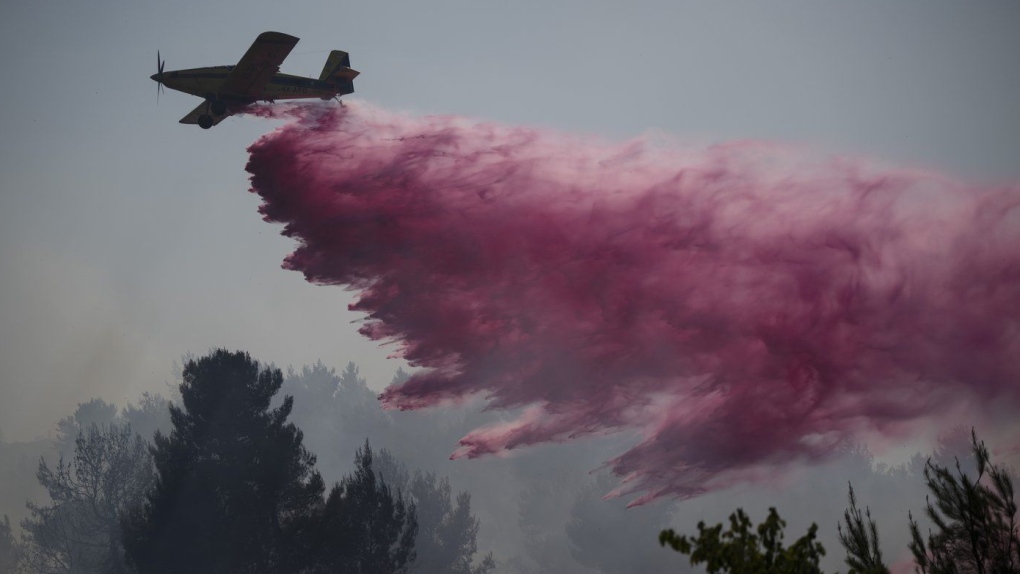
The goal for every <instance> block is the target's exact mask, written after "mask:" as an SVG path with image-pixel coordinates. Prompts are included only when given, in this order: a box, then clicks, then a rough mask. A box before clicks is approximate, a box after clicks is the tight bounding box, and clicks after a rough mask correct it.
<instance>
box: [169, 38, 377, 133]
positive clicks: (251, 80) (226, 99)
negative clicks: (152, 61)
mask: <svg viewBox="0 0 1020 574" xmlns="http://www.w3.org/2000/svg"><path fill="white" fill-rule="evenodd" d="M297 43H298V38H295V37H294V36H289V35H287V34H282V33H280V32H263V33H261V34H259V36H258V38H256V39H255V42H254V43H253V44H252V45H251V47H250V48H248V51H247V52H245V53H244V56H241V60H240V61H239V62H238V63H237V65H235V66H213V67H208V68H192V69H189V70H177V71H174V72H164V71H163V66H164V65H165V64H166V61H165V60H161V59H160V57H159V51H157V52H156V65H157V68H156V69H157V72H156V73H155V74H153V75H152V76H150V78H151V79H152V80H155V81H156V83H157V84H158V85H157V86H156V97H157V99H158V98H159V92H160V91H161V90H162V89H163V86H166V87H168V88H170V89H171V90H177V91H179V92H184V93H186V94H191V95H193V96H198V97H200V98H203V99H204V100H205V101H203V102H202V103H201V104H199V105H198V107H197V108H195V109H193V110H191V113H189V114H188V115H186V116H184V117H183V118H181V123H182V124H197V125H198V126H199V127H201V128H202V129H206V130H207V129H209V128H211V127H213V126H215V125H216V124H218V123H220V122H222V121H223V120H225V119H227V118H228V117H230V116H231V115H232V114H235V113H237V112H239V111H241V110H243V109H244V108H245V107H247V106H249V105H251V104H253V103H255V102H257V101H264V102H274V101H276V100H291V99H303V98H319V99H322V100H331V99H334V98H335V99H336V100H337V101H339V100H340V96H343V95H346V94H350V93H353V92H354V78H355V77H357V76H358V74H359V73H360V72H358V71H356V70H352V69H351V59H350V56H349V55H348V54H347V52H344V51H341V50H333V51H332V52H330V53H329V57H328V58H327V59H326V65H325V66H323V68H322V73H321V74H320V75H319V79H317V80H316V79H312V78H303V77H301V76H292V75H290V74H281V73H279V70H280V64H282V63H283V60H284V59H286V58H287V55H288V54H290V51H291V50H293V49H294V46H295V45H296V44H297Z"/></svg>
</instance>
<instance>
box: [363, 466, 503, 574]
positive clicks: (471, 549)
mask: <svg viewBox="0 0 1020 574" xmlns="http://www.w3.org/2000/svg"><path fill="white" fill-rule="evenodd" d="M378 467H379V474H380V475H381V476H382V477H384V478H385V479H386V481H387V482H388V483H389V484H391V485H393V488H394V489H396V490H397V492H401V493H403V494H405V495H406V496H407V497H408V498H409V499H410V501H411V502H413V503H414V507H415V510H416V515H417V519H418V535H417V537H416V538H415V543H414V546H415V552H416V554H417V558H416V559H415V561H414V564H413V565H412V566H411V568H410V571H411V572H414V573H418V574H488V573H489V572H492V571H493V570H494V569H495V568H496V561H495V560H494V559H493V558H492V554H491V553H489V554H487V555H485V556H484V557H482V559H481V561H479V562H477V563H476V562H475V554H477V553H478V542H477V537H478V527H479V521H478V519H477V518H475V516H474V515H473V514H472V513H471V495H470V494H469V493H467V492H460V493H458V494H457V496H456V500H454V497H453V489H452V488H451V487H450V480H449V479H447V478H443V479H438V478H437V477H436V474H435V473H433V472H427V473H426V472H422V471H420V470H416V471H415V472H414V475H413V476H412V475H411V474H410V473H409V472H408V471H407V467H406V466H404V464H402V463H400V462H398V461H397V460H396V459H395V458H394V457H393V455H392V454H390V453H389V451H387V450H385V449H384V450H382V451H381V452H380V453H379V460H378Z"/></svg>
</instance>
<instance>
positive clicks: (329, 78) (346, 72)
mask: <svg viewBox="0 0 1020 574" xmlns="http://www.w3.org/2000/svg"><path fill="white" fill-rule="evenodd" d="M359 73H360V72H358V71H357V70H352V69H351V56H350V55H349V54H348V53H347V52H344V51H343V50H333V51H332V52H330V53H329V58H327V59H326V65H325V66H323V67H322V73H321V74H319V80H320V81H323V82H340V81H342V80H347V81H350V80H353V79H354V78H355V77H357V75H358V74H359Z"/></svg>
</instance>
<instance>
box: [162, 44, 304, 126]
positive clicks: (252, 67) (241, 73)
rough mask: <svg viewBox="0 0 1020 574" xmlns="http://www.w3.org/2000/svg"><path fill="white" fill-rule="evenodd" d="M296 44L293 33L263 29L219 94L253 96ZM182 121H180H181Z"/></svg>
mask: <svg viewBox="0 0 1020 574" xmlns="http://www.w3.org/2000/svg"><path fill="white" fill-rule="evenodd" d="M297 43H298V39H297V38H295V37H294V36H289V35H287V34H282V33H280V32H263V33H261V34H259V37H258V38H256V39H255V43H253V44H252V45H251V48H248V51H247V52H245V53H244V56H241V61H239V62H238V63H237V65H236V66H234V69H233V70H231V72H230V74H228V75H227V78H226V79H225V80H223V85H222V86H221V87H220V95H226V96H235V97H242V98H247V99H252V100H254V99H256V98H257V97H258V95H259V94H260V93H262V88H264V87H265V86H266V84H268V83H269V81H270V80H272V79H273V76H275V75H276V72H277V71H279V69H280V64H282V63H283V61H284V60H285V59H286V58H287V55H288V54H290V51H291V50H293V49H294V46H295V45H296V44H297ZM182 121H183V120H182Z"/></svg>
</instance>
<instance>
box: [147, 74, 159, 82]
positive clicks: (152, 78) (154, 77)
mask: <svg viewBox="0 0 1020 574" xmlns="http://www.w3.org/2000/svg"><path fill="white" fill-rule="evenodd" d="M149 79H150V80H152V81H154V82H158V81H159V74H153V75H151V76H149Z"/></svg>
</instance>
